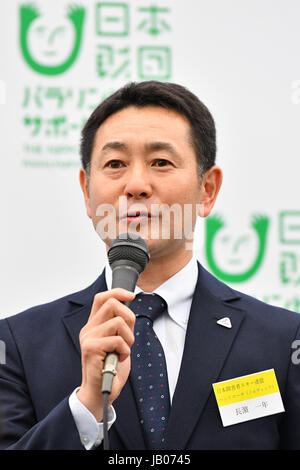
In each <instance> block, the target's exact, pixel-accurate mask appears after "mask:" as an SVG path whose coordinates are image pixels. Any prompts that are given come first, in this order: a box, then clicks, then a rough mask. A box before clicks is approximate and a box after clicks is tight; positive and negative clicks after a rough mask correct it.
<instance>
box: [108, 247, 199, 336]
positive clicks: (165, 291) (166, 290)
mask: <svg viewBox="0 0 300 470" xmlns="http://www.w3.org/2000/svg"><path fill="white" fill-rule="evenodd" d="M105 279H106V284H107V287H108V288H109V289H110V288H111V282H112V272H111V268H110V266H109V263H108V261H107V262H106V267H105ZM197 279H198V266H197V259H196V258H195V256H193V257H192V259H191V260H190V261H189V262H188V263H187V264H186V265H185V266H184V267H183V268H182V269H181V270H180V271H178V272H177V273H176V274H174V275H173V276H172V277H170V278H169V279H167V280H166V281H165V282H164V283H163V284H161V285H160V286H159V287H157V288H156V289H155V290H154V291H153V293H155V294H158V295H160V296H161V297H162V298H163V299H164V300H165V301H166V302H167V304H168V312H169V315H170V316H171V318H172V319H173V320H174V321H176V322H177V323H179V324H180V325H181V326H182V327H184V328H185V327H186V324H187V320H188V315H187V313H186V312H188V314H189V310H190V305H191V303H192V299H193V295H194V291H195V287H196V283H197ZM134 292H135V294H138V293H140V292H143V291H142V289H140V288H139V287H138V286H136V288H135V291H134ZM187 305H188V307H189V308H188V309H186V306H187ZM184 307H185V308H184Z"/></svg>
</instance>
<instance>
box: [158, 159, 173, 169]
mask: <svg viewBox="0 0 300 470" xmlns="http://www.w3.org/2000/svg"><path fill="white" fill-rule="evenodd" d="M169 163H170V162H169V161H168V160H164V159H163V158H160V159H158V160H156V161H155V164H156V166H159V167H163V166H167V165H169Z"/></svg>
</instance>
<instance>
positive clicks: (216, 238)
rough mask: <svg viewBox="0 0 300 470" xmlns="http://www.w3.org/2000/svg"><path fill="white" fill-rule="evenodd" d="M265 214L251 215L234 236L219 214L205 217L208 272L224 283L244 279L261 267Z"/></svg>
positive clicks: (263, 249)
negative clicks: (246, 223)
mask: <svg viewBox="0 0 300 470" xmlns="http://www.w3.org/2000/svg"><path fill="white" fill-rule="evenodd" d="M268 227H269V219H268V217H265V216H262V215H255V216H253V218H252V220H251V225H250V228H249V229H248V230H246V231H245V232H244V233H243V234H242V235H239V236H234V235H233V234H232V232H230V231H229V230H228V229H227V228H226V225H225V223H224V221H223V220H222V218H221V217H220V216H219V215H214V216H212V217H208V218H207V219H206V224H205V232H206V233H205V237H206V245H205V250H206V259H207V263H208V266H209V268H210V269H211V271H212V273H213V274H215V276H216V277H218V278H219V279H220V280H222V281H224V282H244V281H247V280H248V279H250V278H251V277H252V276H253V275H254V274H255V273H256V272H257V270H258V269H259V267H260V266H261V263H262V260H263V258H264V253H265V248H266V241H267V232H268Z"/></svg>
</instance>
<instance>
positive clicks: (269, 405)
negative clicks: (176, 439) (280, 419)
mask: <svg viewBox="0 0 300 470" xmlns="http://www.w3.org/2000/svg"><path fill="white" fill-rule="evenodd" d="M213 390H214V393H215V396H216V400H217V403H218V407H219V411H220V415H221V419H222V423H223V426H230V425H231V424H237V423H241V422H243V421H248V420H251V419H256V418H261V417H263V416H268V415H271V414H275V413H281V412H283V411H284V407H283V403H282V399H281V395H280V391H279V387H278V383H277V379H276V376H275V372H274V369H270V370H265V371H262V372H257V373H255V374H250V375H244V376H242V377H237V378H235V379H231V380H225V381H223V382H218V383H215V384H213Z"/></svg>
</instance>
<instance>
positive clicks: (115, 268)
mask: <svg viewBox="0 0 300 470" xmlns="http://www.w3.org/2000/svg"><path fill="white" fill-rule="evenodd" d="M149 259H150V254H149V251H148V246H147V244H146V242H145V240H144V239H143V238H141V237H140V236H139V235H137V234H133V233H122V234H120V235H119V236H118V237H117V238H116V239H115V240H114V241H113V242H112V244H111V246H110V248H109V250H108V261H109V264H110V267H111V269H112V289H113V288H115V287H121V288H123V289H126V290H128V291H130V292H134V289H135V286H136V283H137V280H138V278H139V275H140V274H141V273H142V272H143V271H144V269H145V267H146V266H147V263H148V261H149ZM124 304H125V305H127V306H129V304H130V302H124ZM117 364H118V354H117V353H114V352H113V353H108V354H107V356H106V358H105V361H104V367H103V370H102V376H103V377H102V393H108V394H109V393H111V388H112V383H113V378H114V376H115V375H116V373H117V371H116V369H117Z"/></svg>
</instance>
